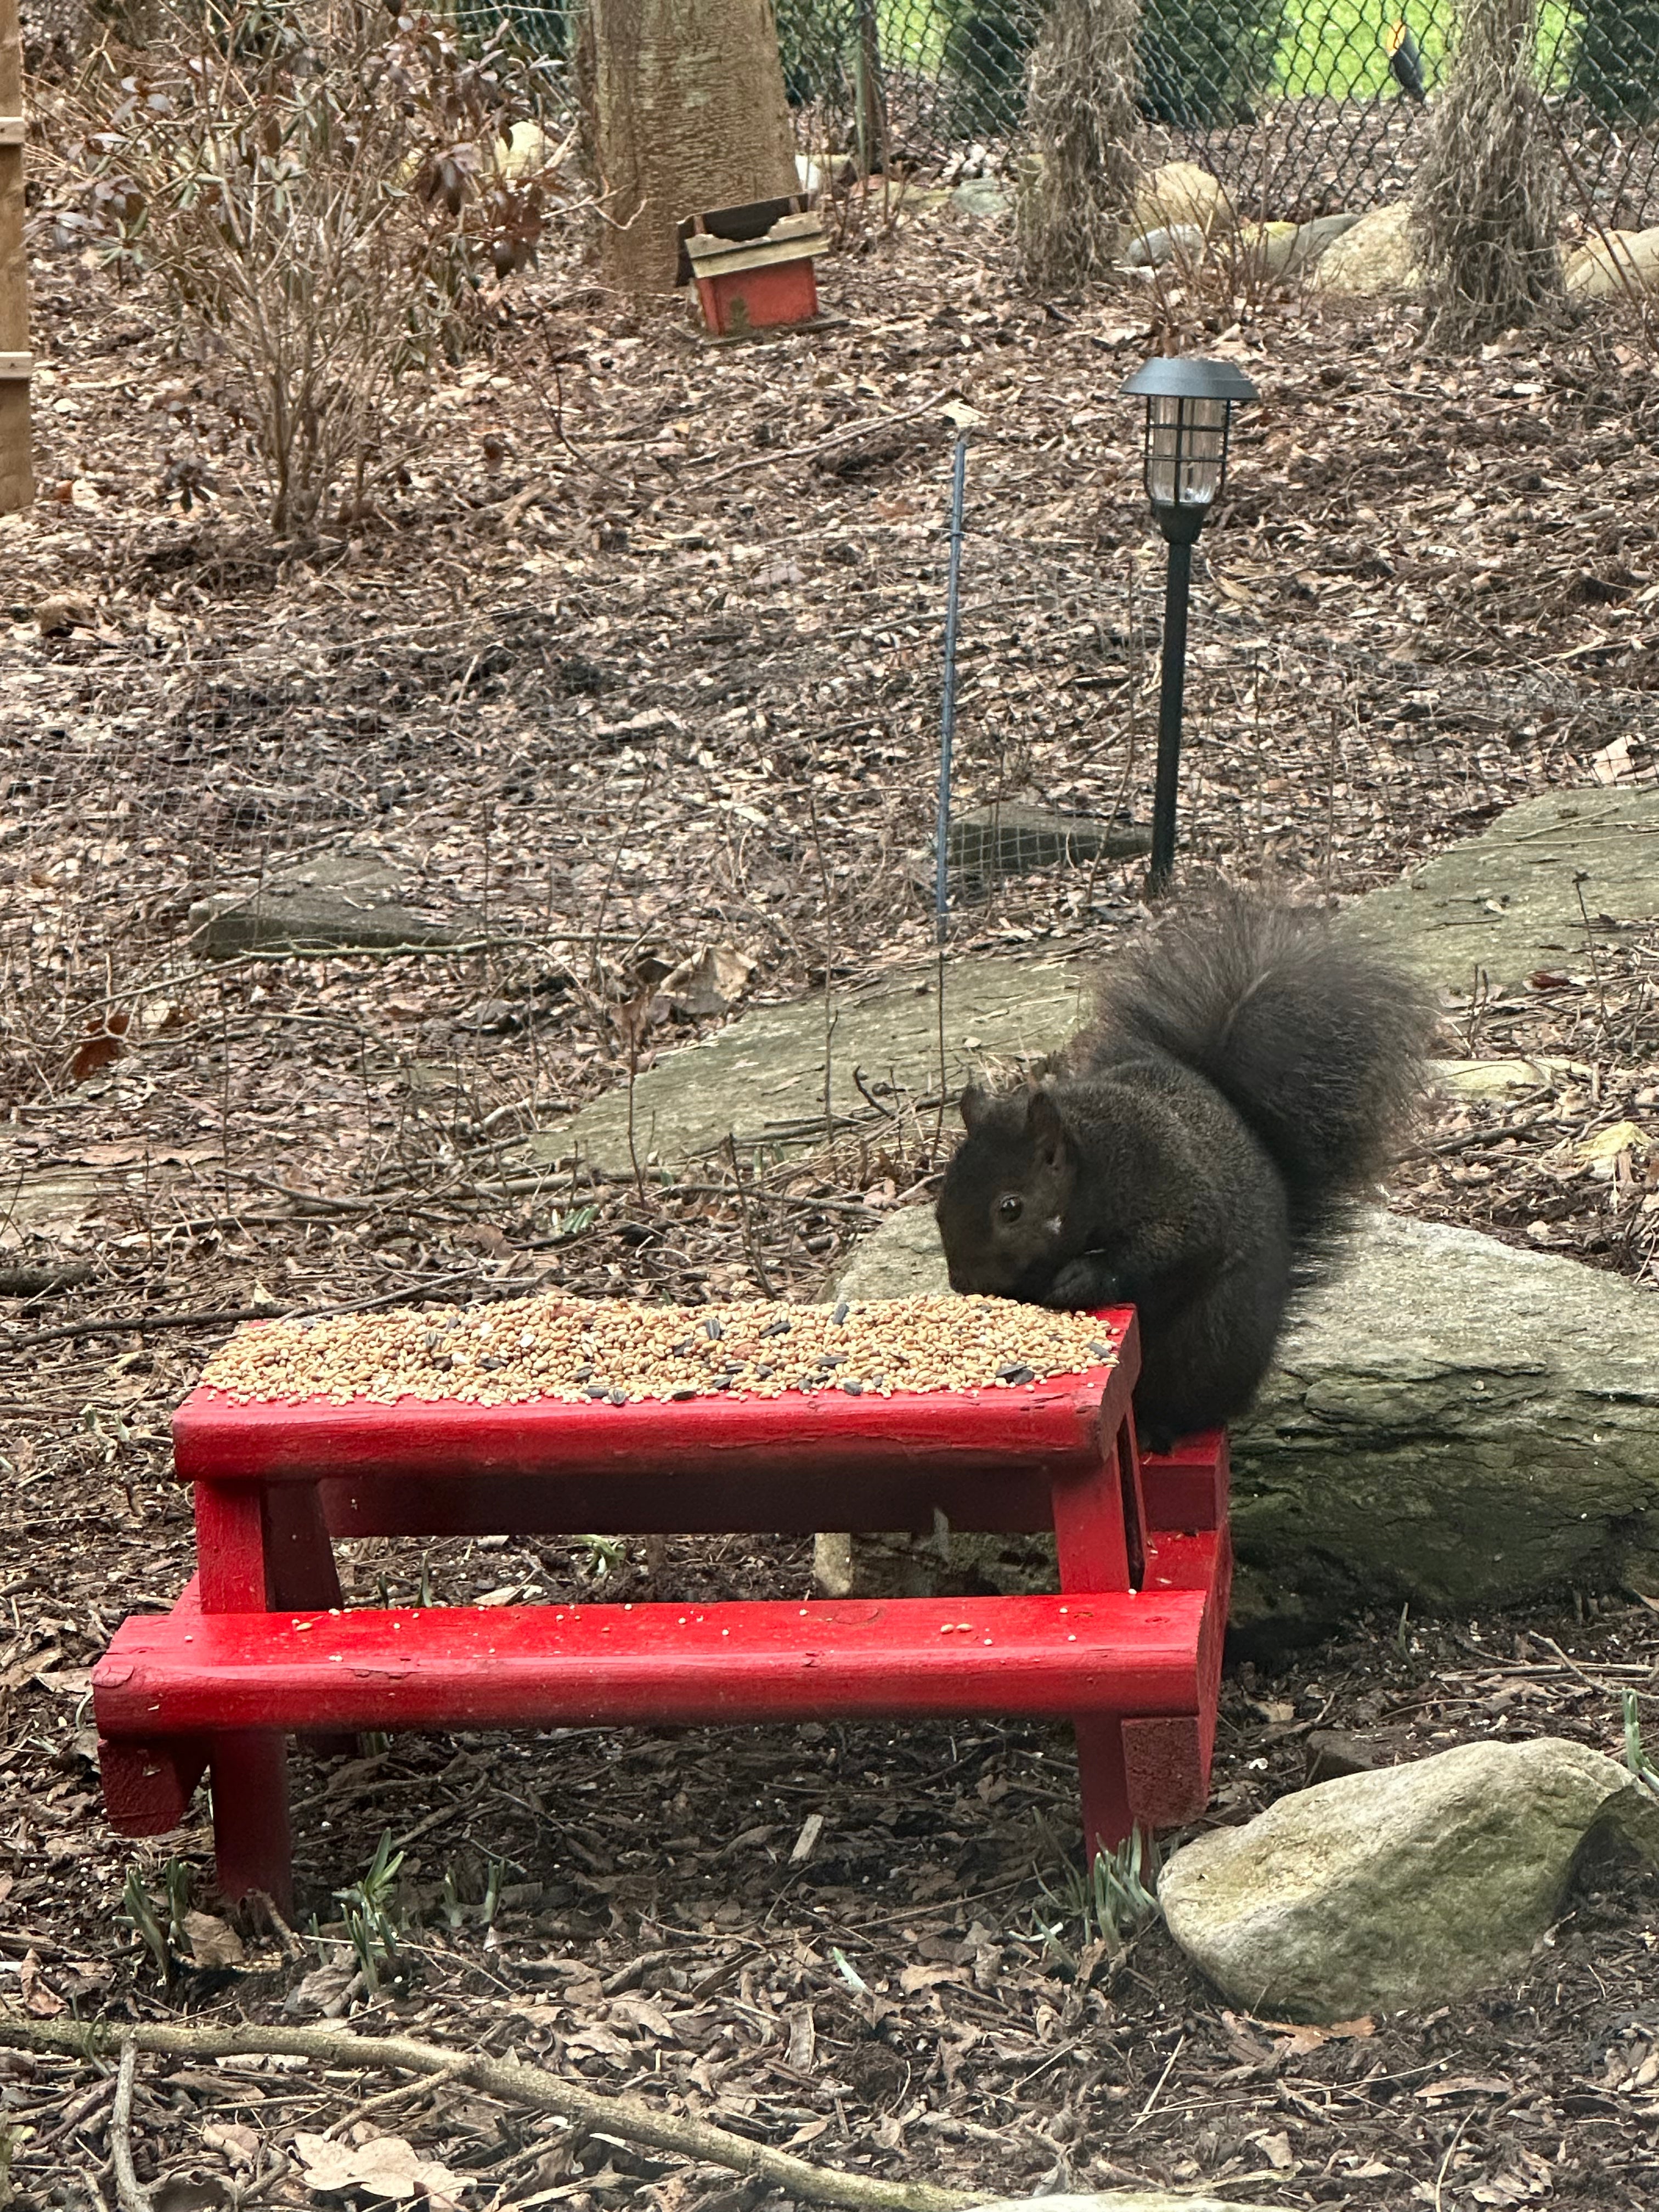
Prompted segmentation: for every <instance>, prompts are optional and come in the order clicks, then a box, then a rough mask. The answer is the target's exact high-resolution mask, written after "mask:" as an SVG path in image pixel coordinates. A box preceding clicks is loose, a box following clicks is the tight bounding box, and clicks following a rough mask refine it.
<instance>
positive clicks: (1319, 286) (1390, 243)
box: [1312, 200, 1423, 292]
mask: <svg viewBox="0 0 1659 2212" xmlns="http://www.w3.org/2000/svg"><path fill="white" fill-rule="evenodd" d="M1422 281H1423V277H1422V271H1421V270H1419V267H1418V265H1417V248H1416V246H1415V244H1414V243H1413V239H1412V235H1411V204H1410V203H1409V201H1407V200H1395V201H1391V202H1390V203H1389V205H1388V206H1387V207H1380V208H1373V209H1372V210H1370V214H1369V215H1363V216H1360V218H1359V220H1358V222H1357V223H1355V224H1353V226H1352V228H1350V229H1348V230H1346V231H1344V232H1343V234H1342V235H1341V236H1340V238H1335V239H1333V240H1332V241H1331V243H1330V244H1329V245H1328V246H1327V247H1326V248H1325V251H1324V252H1323V253H1322V255H1321V256H1320V258H1319V262H1318V264H1317V266H1316V269H1315V270H1314V273H1313V278H1312V282H1313V285H1314V289H1316V291H1320V292H1409V291H1411V290H1412V289H1414V287H1415V286H1417V285H1419V284H1420V283H1422Z"/></svg>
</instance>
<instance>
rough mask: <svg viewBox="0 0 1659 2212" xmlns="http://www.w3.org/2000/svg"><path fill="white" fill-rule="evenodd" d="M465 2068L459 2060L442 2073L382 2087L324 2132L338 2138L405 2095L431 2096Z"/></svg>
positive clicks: (457, 2077)
mask: <svg viewBox="0 0 1659 2212" xmlns="http://www.w3.org/2000/svg"><path fill="white" fill-rule="evenodd" d="M465 2070H466V2069H465V2062H463V2061H458V2062H457V2063H456V2064H455V2065H453V2066H448V2067H446V2068H445V2069H444V2071H443V2072H442V2073H441V2074H428V2075H427V2077H426V2079H425V2080H424V2081H399V2082H398V2086H397V2087H396V2088H395V2089H382V2090H381V2092H380V2095H379V2096H378V2097H366V2098H365V2099H364V2100H363V2101H362V2104H361V2105H354V2106H352V2108H351V2110H350V2111H349V2112H343V2113H342V2114H341V2116H340V2118H338V2119H337V2120H336V2121H335V2122H334V2123H333V2124H332V2125H331V2126H330V2127H326V2128H325V2129H324V2130H323V2133H324V2135H325V2136H331V2137H335V2138H337V2137H339V2136H343V2134H344V2133H345V2131H346V2130H347V2129H348V2128H355V2127H356V2124H357V2123H358V2121H359V2120H361V2119H364V2118H367V2117H368V2114H369V2113H370V2112H383V2111H384V2110H385V2108H386V2106H388V2105H395V2104H397V2103H398V2100H400V2099H401V2098H404V2097H412V2096H422V2097H429V2096H431V2095H432V2094H433V2093H435V2091H436V2090H439V2089H441V2088H444V2087H447V2085H448V2084H449V2083H450V2082H452V2081H459V2079H460V2077H461V2075H463V2074H464V2073H465Z"/></svg>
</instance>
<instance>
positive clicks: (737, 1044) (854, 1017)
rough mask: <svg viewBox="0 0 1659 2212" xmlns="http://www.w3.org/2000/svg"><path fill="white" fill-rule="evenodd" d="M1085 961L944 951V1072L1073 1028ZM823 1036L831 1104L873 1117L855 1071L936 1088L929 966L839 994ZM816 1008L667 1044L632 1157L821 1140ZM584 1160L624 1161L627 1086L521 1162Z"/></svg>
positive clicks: (641, 1083) (649, 1086)
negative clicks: (670, 1047) (730, 1141)
mask: <svg viewBox="0 0 1659 2212" xmlns="http://www.w3.org/2000/svg"><path fill="white" fill-rule="evenodd" d="M1085 987H1086V970H1085V969H1084V968H1083V967H1082V966H1081V965H1079V964H1076V963H1072V962H1069V961H1066V960H1060V959H1047V960H1043V959H1037V960H1016V959H1011V958H1004V957H1000V956H990V957H982V958H979V957H976V958H969V959H963V960H957V961H954V962H953V963H951V967H950V969H949V971H948V978H947V983H946V989H945V1081H946V1083H947V1085H948V1086H949V1087H950V1089H951V1091H956V1090H957V1089H958V1088H959V1087H960V1086H961V1085H962V1084H963V1082H964V1081H965V1080H966V1079H967V1077H968V1076H969V1074H970V1073H972V1072H973V1071H974V1070H975V1069H977V1068H981V1067H983V1066H985V1064H986V1063H987V1060H988V1061H995V1060H1001V1061H1005V1062H1007V1063H1010V1064H1012V1063H1014V1062H1018V1061H1020V1060H1027V1059H1034V1058H1036V1057H1038V1056H1040V1055H1041V1054H1044V1053H1046V1052H1048V1051H1049V1050H1051V1049H1052V1048H1053V1047H1054V1042H1055V1041H1056V1039H1058V1038H1062V1037H1064V1036H1066V1034H1067V1032H1068V1031H1069V1030H1071V1029H1072V1028H1073V1026H1074V1025H1075V1024H1076V1022H1077V1020H1078V1018H1079V1013H1080V1012H1081V1006H1082V994H1083V993H1084V991H1085ZM831 1011H832V1013H833V1017H834V1022H835V1028H834V1032H833V1035H832V1036H831V1037H830V1040H829V1054H830V1108H831V1111H832V1113H834V1114H835V1115H836V1116H837V1117H842V1116H863V1117H865V1118H866V1120H867V1119H868V1118H869V1117H870V1115H871V1113H872V1109H871V1106H870V1103H869V1101H868V1100H867V1099H866V1097H864V1095H863V1094H862V1092H861V1091H860V1089H859V1087H858V1084H857V1081H856V1080H855V1074H854V1071H858V1072H859V1073H862V1075H863V1077H864V1080H865V1082H866V1084H867V1085H869V1087H870V1089H871V1090H872V1091H874V1092H875V1093H876V1096H877V1097H883V1096H884V1092H887V1093H892V1092H896V1093H897V1094H899V1095H900V1096H904V1095H908V1096H909V1097H912V1098H916V1099H921V1098H936V1097H938V1095H939V995H938V971H937V970H936V969H934V968H933V967H932V966H929V967H927V968H925V969H906V970H904V971H902V972H896V973H895V974H893V975H889V976H884V977H883V978H881V979H880V980H879V981H877V982H872V983H871V984H868V985H866V986H865V987H863V988H862V989H854V990H844V991H840V992H837V994H836V999H835V1003H834V1006H833V1008H832V1010H831ZM824 1026H825V1024H824V1004H823V996H822V994H814V995H813V996H812V997H811V998H809V999H799V1000H795V1001H793V1003H792V1004H791V1005H789V1006H757V1007H756V1008H755V1009H754V1010H753V1011H752V1012H750V1013H747V1014H745V1015H744V1016H743V1018H741V1019H740V1020H738V1021H736V1022H733V1023H732V1024H730V1025H729V1026H728V1027H727V1028H726V1029H724V1030H720V1033H719V1034H718V1035H717V1036H714V1037H711V1038H709V1039H708V1041H707V1042H703V1043H702V1044H696V1045H687V1046H684V1047H683V1048H681V1049H680V1050H678V1051H676V1052H668V1053H665V1054H663V1056H662V1058H661V1059H660V1060H658V1061H657V1062H656V1063H655V1065H654V1066H652V1067H649V1068H647V1070H646V1071H645V1072H644V1073H642V1074H641V1076H640V1077H639V1079H638V1080H637V1082H636V1083H635V1090H634V1145H635V1151H636V1152H637V1153H638V1155H639V1158H640V1161H641V1164H644V1163H645V1162H646V1161H647V1159H651V1158H656V1159H658V1160H660V1161H664V1162H671V1163H673V1164H680V1163H681V1162H684V1161H685V1160H688V1159H695V1158H697V1157H698V1156H699V1155H700V1154H707V1153H709V1152H715V1151H717V1150H718V1149H719V1148H720V1146H723V1145H724V1144H725V1142H726V1138H727V1136H728V1135H730V1136H732V1137H734V1138H735V1139H736V1140H737V1144H738V1149H739V1151H741V1152H754V1151H756V1150H757V1149H758V1148H759V1147H761V1146H768V1145H787V1144H788V1143H790V1142H792V1141H799V1142H804V1143H822V1141H823V1055H824ZM578 1152H579V1153H580V1156H581V1158H583V1159H585V1160H586V1161H588V1162H589V1163H590V1164H593V1165H596V1166H598V1167H599V1168H600V1169H601V1170H604V1171H605V1172H607V1173H611V1174H625V1173H627V1172H628V1170H629V1149H628V1095H627V1091H626V1090H625V1089H623V1090H621V1091H611V1092H610V1093H608V1094H607V1095H606V1096H605V1097H603V1098H600V1099H596V1100H595V1101H594V1103H592V1105H591V1106H586V1107H584V1108H583V1109H582V1110H581V1112H580V1114H576V1115H572V1117H571V1119H570V1120H569V1121H567V1122H565V1123H564V1124H563V1125H562V1127H560V1128H559V1129H558V1130H556V1132H553V1133H550V1134H549V1135H547V1136H544V1137H540V1138H538V1139H535V1140H534V1142H533V1144H532V1146H531V1148H530V1154H531V1157H532V1158H556V1159H564V1158H568V1157H570V1156H571V1155H573V1154H575V1153H578Z"/></svg>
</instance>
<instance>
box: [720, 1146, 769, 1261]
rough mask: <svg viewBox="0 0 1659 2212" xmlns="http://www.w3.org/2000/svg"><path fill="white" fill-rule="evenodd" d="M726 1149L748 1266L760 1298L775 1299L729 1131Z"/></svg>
mask: <svg viewBox="0 0 1659 2212" xmlns="http://www.w3.org/2000/svg"><path fill="white" fill-rule="evenodd" d="M726 1152H727V1155H728V1156H729V1158H730V1159H731V1162H732V1180H733V1182H735V1183H736V1184H737V1187H738V1211H739V1212H741V1214H742V1216H743V1241H744V1248H745V1249H746V1250H747V1252H748V1254H749V1264H750V1267H752V1268H753V1269H754V1271H755V1279H756V1280H757V1282H758V1283H759V1285H760V1286H761V1295H762V1297H768V1298H775V1297H776V1296H777V1294H778V1293H777V1289H776V1286H775V1285H774V1283H773V1281H772V1278H771V1277H770V1276H769V1274H768V1273H767V1272H766V1262H765V1261H764V1260H763V1258H762V1257H761V1249H760V1244H759V1242H758V1240H757V1237H756V1235H755V1220H754V1216H753V1215H752V1214H751V1213H750V1211H749V1193H748V1192H747V1190H745V1189H744V1182H743V1170H742V1169H741V1168H739V1167H738V1140H737V1139H736V1138H735V1137H734V1136H733V1135H732V1133H731V1132H730V1131H729V1130H728V1131H727V1132H726Z"/></svg>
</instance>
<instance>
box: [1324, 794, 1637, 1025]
mask: <svg viewBox="0 0 1659 2212" xmlns="http://www.w3.org/2000/svg"><path fill="white" fill-rule="evenodd" d="M1581 874H1582V875H1583V878H1584V880H1583V884H1575V878H1577V877H1578V876H1580V875H1581ZM1580 889H1582V890H1583V895H1584V904H1585V906H1586V907H1587V908H1588V909H1589V916H1590V930H1589V933H1586V930H1585V927H1584V917H1583V914H1581V912H1580V911H1579V906H1578V892H1579V890H1580ZM1656 921H1659V789H1654V788H1651V787H1649V788H1646V789H1638V790H1621V789H1616V788H1615V789H1610V790H1599V791H1570V792H1552V793H1549V794H1548V796H1547V797H1546V798H1543V799H1528V800H1526V801H1525V802H1524V803H1523V804H1522V805H1519V806H1512V807H1510V809H1509V810H1508V811H1507V812H1506V813H1504V814H1500V815H1499V816H1498V819H1497V820H1496V821H1495V822H1493V823H1492V824H1491V825H1490V827H1489V828H1487V829H1484V830H1483V831H1482V832H1481V834H1480V836H1478V837H1471V838H1470V839H1468V842H1465V843H1463V844H1461V845H1454V846H1453V847H1452V848H1451V849H1450V850H1449V852H1445V853H1442V854H1439V856H1438V857H1437V859H1435V860H1430V861H1428V862H1427V863H1426V864H1425V866H1423V867H1420V868H1419V869H1417V870H1416V871H1415V872H1413V874H1411V875H1409V876H1407V878H1405V880H1404V881H1403V882H1401V883H1398V884H1388V885H1386V886H1385V887H1384V888H1383V889H1382V890H1376V891H1372V892H1371V893H1370V895H1369V896H1366V897H1365V898H1363V899H1361V900H1359V901H1358V902H1357V903H1356V904H1355V905H1354V906H1352V908H1349V910H1348V915H1347V926H1348V927H1352V929H1353V930H1354V931H1355V933H1357V934H1358V935H1359V936H1361V937H1363V938H1364V939H1365V941H1366V942H1367V943H1368V944H1370V945H1375V946H1376V950H1377V951H1380V952H1384V953H1388V954H1391V955H1392V956H1393V957H1395V958H1397V959H1398V960H1399V961H1401V963H1402V964H1404V965H1406V966H1407V967H1411V968H1413V969H1416V970H1417V972H1418V973H1419V975H1422V976H1423V977H1424V978H1425V981H1429V982H1432V983H1437V984H1439V985H1441V986H1442V987H1444V988H1447V989H1449V990H1455V991H1462V992H1468V990H1469V989H1470V987H1471V986H1472V985H1473V984H1474V981H1475V978H1476V977H1477V976H1478V975H1485V976H1486V979H1487V981H1488V982H1489V983H1490V985H1491V986H1492V988H1493V989H1494V990H1502V989H1508V988H1510V987H1513V986H1515V985H1517V984H1524V983H1525V982H1526V981H1527V979H1528V976H1530V975H1534V974H1535V973H1536V972H1537V971H1538V970H1540V969H1552V970H1559V969H1563V968H1565V969H1571V970H1574V971H1578V970H1583V972H1586V973H1588V972H1589V967H1590V957H1589V945H1590V941H1591V939H1594V941H1595V944H1596V945H1598V946H1599V945H1620V944H1624V943H1626V942H1628V941H1629V940H1630V939H1632V938H1634V937H1636V936H1637V935H1638V934H1639V933H1642V932H1643V931H1644V930H1650V929H1651V928H1652V927H1654V925H1655V923H1656Z"/></svg>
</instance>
